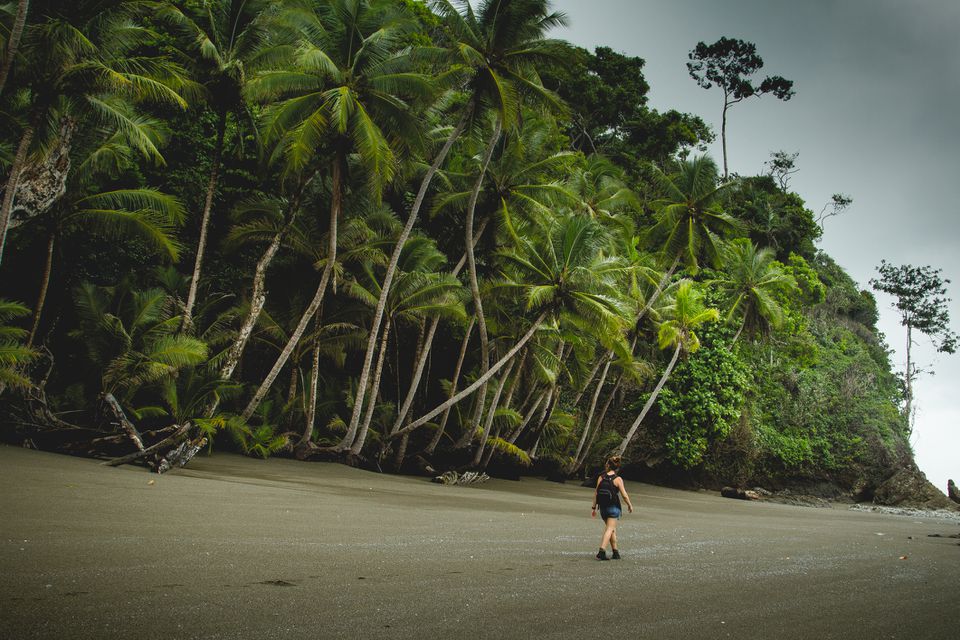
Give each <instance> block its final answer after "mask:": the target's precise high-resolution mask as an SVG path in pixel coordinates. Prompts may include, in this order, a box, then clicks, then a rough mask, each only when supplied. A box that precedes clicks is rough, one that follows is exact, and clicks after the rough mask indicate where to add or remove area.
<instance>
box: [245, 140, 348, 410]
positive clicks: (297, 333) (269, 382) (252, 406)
mask: <svg viewBox="0 0 960 640" xmlns="http://www.w3.org/2000/svg"><path fill="white" fill-rule="evenodd" d="M341 162H342V159H341V158H339V157H338V158H337V159H336V160H335V161H334V163H333V176H332V178H331V182H332V194H331V196H330V231H329V232H328V233H327V238H328V241H327V263H326V264H325V265H324V267H323V275H322V276H320V284H319V285H317V291H316V293H314V294H313V300H311V301H310V304H309V305H308V306H307V308H306V310H305V311H304V312H303V315H302V316H300V322H298V323H297V328H296V329H294V330H293V333H292V334H291V335H290V339H289V340H287V344H286V345H285V346H284V347H283V351H281V352H280V355H279V356H277V360H276V362H274V363H273V368H272V369H270V373H268V374H267V377H265V378H264V379H263V382H261V383H260V386H259V387H258V388H257V391H256V393H254V394H253V397H252V398H250V402H248V403H247V407H246V409H244V410H243V414H242V417H243V419H244V420H249V419H250V416H252V415H253V412H254V411H256V410H257V407H259V406H260V403H261V402H262V401H263V399H264V398H265V397H266V395H267V393H269V392H270V387H272V386H273V382H274V380H276V379H277V376H278V375H280V370H281V369H283V365H285V364H286V363H287V360H288V359H289V358H290V354H291V353H293V350H294V349H296V348H297V345H298V344H300V338H302V337H303V334H304V333H305V332H306V330H307V325H309V324H310V321H311V320H312V319H313V315H314V314H315V313H316V312H317V309H319V308H320V305H321V304H322V303H323V296H324V295H325V294H326V292H327V285H328V284H329V282H330V277H331V275H332V274H333V269H334V264H335V263H336V261H337V220H338V219H339V218H340V206H341V193H340V189H341V187H342V185H341V176H340V168H341Z"/></svg>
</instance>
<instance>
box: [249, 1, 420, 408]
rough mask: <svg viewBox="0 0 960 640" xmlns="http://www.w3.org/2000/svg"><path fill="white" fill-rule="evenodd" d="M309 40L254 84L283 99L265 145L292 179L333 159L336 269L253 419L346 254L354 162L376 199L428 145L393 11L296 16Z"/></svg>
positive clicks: (336, 8) (370, 5) (337, 7)
mask: <svg viewBox="0 0 960 640" xmlns="http://www.w3.org/2000/svg"><path fill="white" fill-rule="evenodd" d="M289 19H290V21H291V22H295V23H296V24H297V25H298V26H299V28H300V35H301V37H302V40H301V42H300V44H299V46H298V48H297V50H296V52H295V53H293V59H292V63H293V65H294V66H293V68H292V69H283V70H277V71H266V72H263V73H261V74H259V75H258V76H257V78H255V79H254V80H252V81H251V82H250V85H249V93H250V95H252V96H254V97H256V98H261V99H272V98H283V99H282V100H281V101H280V102H278V103H276V104H273V105H271V106H270V107H268V108H267V110H266V114H265V137H266V141H267V143H268V144H269V143H275V144H276V145H277V147H276V148H277V150H276V151H275V152H274V155H275V156H280V157H282V158H283V160H284V170H285V172H286V173H288V174H302V173H303V172H304V171H306V170H307V169H308V167H309V166H310V165H311V164H312V163H313V162H314V159H315V158H316V157H326V158H329V159H330V160H329V175H330V184H331V196H330V214H329V219H330V222H329V231H328V234H329V240H328V248H327V263H326V266H325V267H324V270H323V274H322V276H321V278H320V284H319V285H318V286H317V291H316V293H315V294H314V297H313V300H312V301H311V302H310V304H309V306H308V307H307V309H306V310H305V311H304V313H303V316H302V317H301V319H300V324H299V325H298V326H297V328H296V329H295V330H294V332H293V333H292V334H291V336H290V340H289V342H288V343H287V346H286V347H285V348H284V350H283V351H282V352H281V354H280V356H279V357H278V358H277V360H276V362H275V363H274V366H273V368H272V369H271V371H270V373H269V374H267V376H266V378H264V380H263V382H262V383H261V384H260V387H259V388H258V389H257V391H256V393H254V396H253V398H251V400H250V402H249V403H248V405H247V408H246V409H245V410H244V412H243V415H244V416H245V417H249V416H250V415H252V414H253V411H254V410H255V409H256V406H257V405H258V404H259V403H260V401H261V400H262V399H263V398H264V396H265V395H266V394H267V392H268V391H269V389H270V387H271V385H272V384H273V381H274V379H276V376H277V375H278V374H279V372H280V369H281V368H282V367H283V365H284V363H285V362H286V360H287V358H288V357H289V355H290V353H292V351H293V349H294V348H295V347H296V344H297V343H298V342H299V340H300V338H301V337H302V336H303V333H304V332H305V331H306V329H307V326H308V325H309V322H310V320H311V318H313V314H314V313H316V310H317V308H319V306H320V304H321V303H322V302H323V297H324V295H325V293H326V290H327V286H328V284H329V283H330V281H331V278H332V276H333V269H334V265H335V264H336V255H337V223H338V220H339V218H340V214H341V208H342V202H343V191H344V187H345V186H346V184H347V175H346V174H347V173H348V171H349V166H348V159H350V158H351V157H353V159H354V160H355V162H356V163H357V164H358V165H359V166H360V168H362V169H363V171H364V173H365V174H366V178H367V183H368V186H369V187H370V189H371V191H372V193H373V196H374V198H378V197H379V194H380V191H381V190H382V188H383V187H384V185H386V184H387V183H389V182H390V180H391V179H392V178H393V176H394V173H395V171H396V169H397V164H398V158H399V157H400V156H402V155H403V154H404V153H405V152H406V150H407V147H408V146H409V145H411V144H413V145H414V146H415V145H416V144H417V141H418V139H419V124H418V122H417V119H416V116H415V114H414V113H413V109H412V108H411V104H410V103H411V101H414V100H419V99H422V98H423V97H425V96H427V95H428V94H429V92H430V83H429V81H428V79H427V77H426V76H424V75H423V74H418V73H413V72H412V71H411V69H412V63H411V60H410V56H409V52H408V51H406V50H405V49H403V38H404V36H405V35H406V33H407V30H408V28H409V23H408V22H407V21H406V20H405V19H404V18H403V16H402V15H401V14H399V13H397V12H395V11H392V10H390V9H389V7H388V6H387V5H385V4H381V3H377V2H372V1H369V0H334V1H333V2H332V3H331V6H330V7H329V8H328V10H327V11H325V12H322V13H321V12H318V11H312V10H310V11H297V10H294V11H291V12H290V14H289Z"/></svg>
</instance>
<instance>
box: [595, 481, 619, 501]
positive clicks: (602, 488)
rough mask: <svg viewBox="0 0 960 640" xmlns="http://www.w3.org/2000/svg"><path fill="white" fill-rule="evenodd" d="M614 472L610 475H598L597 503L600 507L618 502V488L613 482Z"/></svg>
mask: <svg viewBox="0 0 960 640" xmlns="http://www.w3.org/2000/svg"><path fill="white" fill-rule="evenodd" d="M616 477H617V475H616V474H613V475H612V476H610V475H607V474H606V473H605V474H603V475H602V476H601V477H600V484H599V485H598V486H597V504H598V505H599V506H601V507H609V506H611V505H614V504H618V503H619V502H620V490H619V489H617V486H616V485H615V484H613V481H614V479H615V478H616Z"/></svg>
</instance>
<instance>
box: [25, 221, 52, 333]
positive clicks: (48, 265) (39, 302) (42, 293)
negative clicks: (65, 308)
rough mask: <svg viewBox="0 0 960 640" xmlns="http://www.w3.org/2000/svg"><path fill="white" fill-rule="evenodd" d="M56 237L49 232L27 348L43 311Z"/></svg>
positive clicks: (38, 325) (37, 327)
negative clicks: (45, 257)
mask: <svg viewBox="0 0 960 640" xmlns="http://www.w3.org/2000/svg"><path fill="white" fill-rule="evenodd" d="M56 239H57V235H56V232H51V233H50V240H49V241H47V261H46V262H45V263H44V265H43V279H42V280H41V281H40V293H39V294H38V295H37V306H36V307H35V308H34V310H33V325H32V326H31V327H30V336H29V337H28V338H27V348H30V347H32V346H33V341H34V340H36V338H37V331H38V330H39V329H40V314H41V313H43V303H44V302H45V301H46V299H47V289H49V288H50V273H51V272H52V271H53V245H54V242H55V241H56Z"/></svg>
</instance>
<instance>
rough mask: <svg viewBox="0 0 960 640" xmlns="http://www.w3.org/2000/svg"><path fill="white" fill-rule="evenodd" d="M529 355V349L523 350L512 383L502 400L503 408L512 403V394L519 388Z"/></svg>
mask: <svg viewBox="0 0 960 640" xmlns="http://www.w3.org/2000/svg"><path fill="white" fill-rule="evenodd" d="M529 354H530V349H524V350H523V353H522V354H521V355H520V361H519V362H518V363H517V367H516V369H515V373H514V374H513V382H511V383H510V388H509V389H508V390H507V397H506V398H504V399H503V406H504V407H508V408H509V407H510V406H511V403H512V402H513V394H514V393H515V392H516V390H517V387H519V386H520V378H521V377H523V365H525V364H526V363H527V356H528V355H529Z"/></svg>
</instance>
